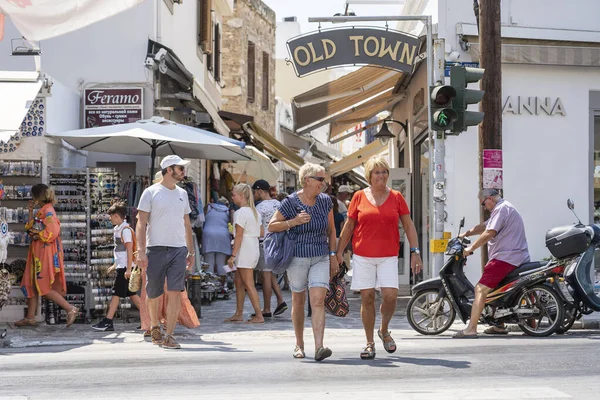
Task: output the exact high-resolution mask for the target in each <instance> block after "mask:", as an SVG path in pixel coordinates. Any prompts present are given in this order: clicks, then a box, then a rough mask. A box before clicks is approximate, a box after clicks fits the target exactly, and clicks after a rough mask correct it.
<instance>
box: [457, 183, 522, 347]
mask: <svg viewBox="0 0 600 400" xmlns="http://www.w3.org/2000/svg"><path fill="white" fill-rule="evenodd" d="M479 200H480V201H481V206H482V207H484V208H485V209H486V210H488V211H490V213H491V215H490V219H488V220H487V221H485V222H484V223H482V224H479V225H477V226H475V227H473V228H471V229H469V230H468V231H466V232H464V233H463V234H461V236H462V237H466V236H472V235H480V236H479V237H478V238H477V240H475V242H474V243H473V244H472V245H471V246H469V247H467V248H465V251H464V255H465V257H466V256H468V255H470V254H471V253H472V252H473V251H475V250H477V249H478V248H479V247H481V246H483V245H484V244H486V243H487V246H488V257H489V261H488V263H487V264H486V265H485V268H484V269H483V275H482V276H481V279H480V280H479V283H477V285H476V286H475V301H474V302H473V308H472V309H471V319H470V320H469V325H467V328H466V329H464V330H462V331H460V332H458V333H456V334H455V335H454V337H456V338H465V337H473V338H475V337H477V323H478V322H479V317H480V316H481V312H482V311H483V308H484V307H485V299H486V297H487V295H488V293H490V292H491V291H492V290H494V289H495V288H496V287H497V286H498V284H499V283H500V281H502V279H504V278H505V277H506V276H507V275H508V274H509V273H510V272H512V271H513V270H514V269H515V268H518V267H519V266H520V265H522V264H524V263H526V262H528V261H529V251H528V250H527V238H526V237H525V225H524V224H523V219H522V218H521V215H520V214H519V212H518V211H517V209H516V208H515V207H514V206H513V205H512V204H510V203H509V202H508V201H506V200H504V199H503V198H502V197H501V196H500V194H499V193H498V191H497V190H496V189H484V190H482V191H481V192H480V193H479ZM485 333H488V334H503V333H507V331H506V330H505V329H503V328H498V327H490V328H488V329H486V331H485Z"/></svg>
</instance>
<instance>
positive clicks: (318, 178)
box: [309, 176, 325, 182]
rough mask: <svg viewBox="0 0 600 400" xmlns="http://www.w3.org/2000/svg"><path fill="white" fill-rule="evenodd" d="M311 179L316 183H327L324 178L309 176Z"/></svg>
mask: <svg viewBox="0 0 600 400" xmlns="http://www.w3.org/2000/svg"><path fill="white" fill-rule="evenodd" d="M309 178H311V179H314V180H315V181H319V182H325V177H324V176H309Z"/></svg>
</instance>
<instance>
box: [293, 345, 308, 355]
mask: <svg viewBox="0 0 600 400" xmlns="http://www.w3.org/2000/svg"><path fill="white" fill-rule="evenodd" d="M304 357H306V355H305V354H304V349H303V348H302V347H300V346H296V347H295V348H294V358H304Z"/></svg>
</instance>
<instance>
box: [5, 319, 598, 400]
mask: <svg viewBox="0 0 600 400" xmlns="http://www.w3.org/2000/svg"><path fill="white" fill-rule="evenodd" d="M250 329H251V328H249V327H244V326H232V328H231V331H230V332H215V333H209V334H205V335H202V336H201V337H200V338H195V339H185V338H182V341H181V342H182V345H183V348H182V349H181V350H174V351H173V350H171V351H168V350H163V349H161V348H158V347H156V346H153V345H152V344H150V343H144V342H138V343H128V342H119V341H115V342H114V343H113V344H94V345H86V346H80V347H74V346H71V347H64V346H62V347H39V348H21V349H18V348H17V349H11V348H0V399H112V398H114V399H125V398H132V399H134V398H135V399H155V398H156V399H159V398H160V399H171V398H181V399H187V398H194V399H197V398H199V397H202V398H210V399H230V398H235V399H242V400H245V399H282V398H283V399H285V400H293V399H307V398H309V399H310V398H314V399H317V398H326V399H355V398H356V399H358V398H361V399H371V398H373V399H375V398H377V399H381V398H390V399H400V398H401V399H409V400H412V399H419V400H420V399H503V400H504V399H544V400H547V399H598V398H600V395H599V393H600V379H598V378H599V377H600V361H599V360H600V346H599V344H600V342H599V340H600V332H599V331H579V332H573V333H570V334H568V335H565V336H562V337H561V336H553V337H551V338H547V339H537V338H530V337H525V336H522V335H521V334H511V335H509V336H508V337H506V336H505V337H481V338H479V339H476V340H457V339H452V338H451V337H450V335H451V333H452V332H447V334H445V335H442V336H438V337H423V336H419V335H417V334H416V333H414V332H412V331H410V330H408V329H404V328H402V327H401V329H399V330H398V329H396V330H395V331H394V332H393V333H394V337H395V339H396V340H397V342H398V351H397V352H396V353H395V354H392V355H389V354H387V353H386V352H385V351H384V350H383V348H382V346H381V344H380V342H378V343H377V350H378V353H377V358H376V359H375V360H372V361H363V360H360V359H359V357H358V353H359V352H360V349H361V348H362V346H364V338H363V336H362V331H361V330H360V329H357V328H352V329H330V330H329V331H328V332H327V333H326V335H327V337H326V345H328V346H329V347H330V348H331V349H332V350H333V356H332V357H331V358H330V359H327V360H325V361H323V362H322V363H316V362H315V361H314V360H313V359H312V357H313V356H314V351H313V350H312V348H311V349H309V343H310V344H312V339H311V336H312V335H311V331H310V328H308V327H307V330H306V334H307V336H306V339H307V358H306V359H305V360H294V359H293V358H292V356H291V353H292V350H293V347H294V339H293V333H292V332H291V330H290V329H280V330H271V331H266V330H262V329H261V330H250Z"/></svg>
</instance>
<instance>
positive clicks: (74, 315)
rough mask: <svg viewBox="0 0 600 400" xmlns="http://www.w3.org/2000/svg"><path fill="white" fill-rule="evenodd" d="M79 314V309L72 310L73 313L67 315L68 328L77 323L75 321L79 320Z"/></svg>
mask: <svg viewBox="0 0 600 400" xmlns="http://www.w3.org/2000/svg"><path fill="white" fill-rule="evenodd" d="M78 314H79V308H77V307H73V308H71V311H69V312H68V313H67V328H68V327H70V326H71V325H73V322H75V319H76V318H77V315H78Z"/></svg>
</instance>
